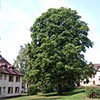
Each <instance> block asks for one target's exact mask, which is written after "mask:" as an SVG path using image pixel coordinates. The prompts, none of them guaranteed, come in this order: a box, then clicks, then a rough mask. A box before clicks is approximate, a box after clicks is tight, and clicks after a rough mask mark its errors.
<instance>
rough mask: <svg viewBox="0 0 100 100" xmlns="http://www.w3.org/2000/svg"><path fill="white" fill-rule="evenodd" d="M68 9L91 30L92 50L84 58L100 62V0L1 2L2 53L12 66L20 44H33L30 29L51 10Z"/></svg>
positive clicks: (12, 0) (15, 0) (0, 37)
mask: <svg viewBox="0 0 100 100" xmlns="http://www.w3.org/2000/svg"><path fill="white" fill-rule="evenodd" d="M59 7H67V8H71V9H72V10H76V11H77V12H78V15H80V16H82V20H83V21H85V22H86V23H88V26H89V28H90V31H89V36H88V37H89V39H90V40H91V41H93V42H94V46H93V48H89V49H87V52H86V53H85V59H86V60H87V61H88V62H93V63H100V44H99V43H100V39H99V36H100V11H99V10H100V0H0V51H1V53H0V54H1V55H2V56H3V57H4V58H6V59H7V60H8V61H9V62H10V63H11V64H13V62H14V59H16V56H17V55H18V51H19V49H20V46H21V45H24V44H26V43H28V42H30V41H31V37H30V34H31V32H30V30H29V29H30V27H31V26H32V24H33V23H34V21H35V19H36V18H38V17H39V16H40V15H41V14H42V13H43V12H46V11H47V9H49V8H59Z"/></svg>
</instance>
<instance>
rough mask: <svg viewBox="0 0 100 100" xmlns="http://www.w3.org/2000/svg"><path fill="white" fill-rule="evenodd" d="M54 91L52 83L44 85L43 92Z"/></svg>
mask: <svg viewBox="0 0 100 100" xmlns="http://www.w3.org/2000/svg"><path fill="white" fill-rule="evenodd" d="M50 92H53V87H52V85H50V84H46V85H43V86H42V93H50Z"/></svg>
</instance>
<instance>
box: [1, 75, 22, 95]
mask: <svg viewBox="0 0 100 100" xmlns="http://www.w3.org/2000/svg"><path fill="white" fill-rule="evenodd" d="M13 77H14V81H13V82H9V75H7V76H6V80H4V74H3V76H2V80H0V87H2V94H1V95H0V97H4V96H5V97H6V96H7V97H8V96H17V95H21V89H22V77H21V76H20V82H16V76H14V75H13ZM3 87H5V91H3ZM8 87H13V93H12V94H8ZM15 87H20V89H19V93H15Z"/></svg>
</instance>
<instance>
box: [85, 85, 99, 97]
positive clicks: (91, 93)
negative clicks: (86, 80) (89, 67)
mask: <svg viewBox="0 0 100 100" xmlns="http://www.w3.org/2000/svg"><path fill="white" fill-rule="evenodd" d="M85 93H86V96H87V97H89V98H99V97H100V88H98V87H96V86H95V87H94V86H87V87H85Z"/></svg>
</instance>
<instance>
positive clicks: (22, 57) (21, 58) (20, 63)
mask: <svg viewBox="0 0 100 100" xmlns="http://www.w3.org/2000/svg"><path fill="white" fill-rule="evenodd" d="M26 51H27V45H24V46H20V50H19V52H18V56H17V57H16V60H14V66H15V67H16V68H17V69H18V70H19V71H20V72H21V73H23V74H24V75H25V72H26V67H27V54H26Z"/></svg>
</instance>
